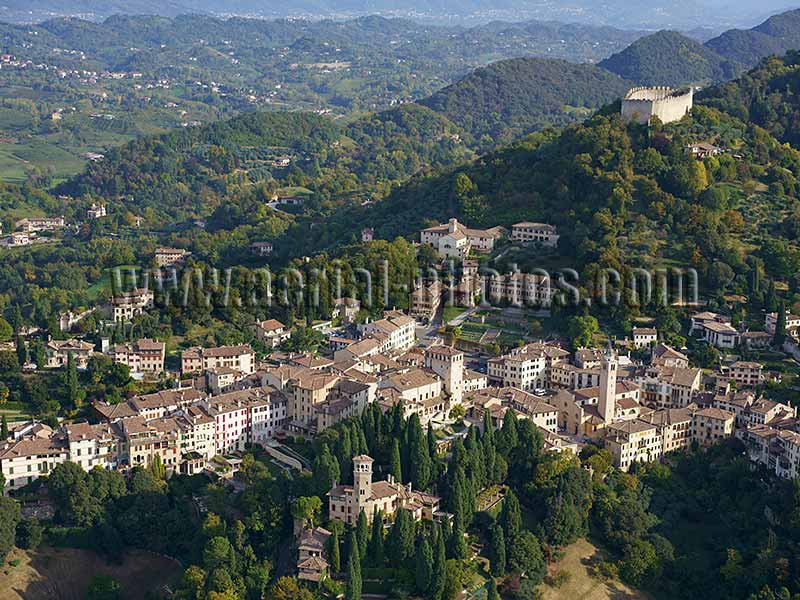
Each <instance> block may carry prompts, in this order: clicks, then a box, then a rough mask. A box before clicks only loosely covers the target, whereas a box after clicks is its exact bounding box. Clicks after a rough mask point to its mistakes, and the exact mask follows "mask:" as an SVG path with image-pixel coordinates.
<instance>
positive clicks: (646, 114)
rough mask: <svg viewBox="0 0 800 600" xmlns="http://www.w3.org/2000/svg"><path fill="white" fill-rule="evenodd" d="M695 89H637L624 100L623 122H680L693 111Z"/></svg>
mask: <svg viewBox="0 0 800 600" xmlns="http://www.w3.org/2000/svg"><path fill="white" fill-rule="evenodd" d="M693 100H694V88H692V87H689V88H688V89H682V90H674V89H672V88H670V87H635V88H633V89H631V90H629V91H628V93H627V94H625V97H624V98H623V99H622V120H623V121H625V122H626V123H630V122H631V121H636V122H637V123H642V124H649V123H650V120H651V119H652V118H653V117H658V118H659V119H660V120H661V122H662V123H672V122H673V121H679V120H680V119H682V118H683V117H684V116H686V115H687V114H689V112H691V110H692V103H693Z"/></svg>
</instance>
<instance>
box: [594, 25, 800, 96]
mask: <svg viewBox="0 0 800 600" xmlns="http://www.w3.org/2000/svg"><path fill="white" fill-rule="evenodd" d="M798 48H800V10H791V11H788V12H785V13H782V14H780V15H775V16H773V17H770V18H769V19H767V20H766V21H764V22H763V23H761V24H760V25H758V26H756V27H754V28H752V29H745V30H742V29H732V30H729V31H726V32H724V33H723V34H721V35H719V36H717V37H715V38H712V39H710V40H708V41H707V42H706V43H705V44H701V43H699V42H698V41H696V40H694V39H692V38H690V37H687V36H685V35H682V34H680V33H678V32H675V31H659V32H657V33H654V34H652V35H649V36H646V37H643V38H641V39H638V40H636V41H635V42H633V43H632V44H631V45H630V46H628V47H627V48H626V49H625V50H622V51H621V52H618V53H616V54H614V55H612V56H610V57H609V58H607V59H605V60H603V61H601V62H600V63H599V64H600V66H601V67H603V68H605V69H608V70H609V71H611V72H612V73H616V74H617V75H619V76H620V77H624V78H626V79H629V80H631V81H636V82H638V83H640V84H643V85H683V84H688V83H694V84H709V83H718V82H722V81H728V80H730V79H733V78H734V77H736V76H737V75H739V74H740V73H742V72H744V71H745V70H747V69H749V68H751V67H753V66H755V65H756V64H757V63H758V62H759V61H760V60H761V59H762V58H764V57H765V56H769V55H772V54H775V55H782V54H784V53H785V52H787V51H789V50H794V49H798Z"/></svg>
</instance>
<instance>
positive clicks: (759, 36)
mask: <svg viewBox="0 0 800 600" xmlns="http://www.w3.org/2000/svg"><path fill="white" fill-rule="evenodd" d="M706 46H707V47H708V48H710V49H712V50H714V51H715V52H717V53H718V54H720V55H722V56H725V57H727V58H728V59H730V60H732V61H735V62H738V63H741V64H743V65H746V66H748V67H751V66H754V65H755V64H756V63H757V62H758V61H759V60H761V59H762V58H764V57H765V56H769V55H772V54H775V55H781V54H784V53H785V52H787V51H789V50H797V49H800V9H799V10H791V11H789V12H785V13H782V14H779V15H775V16H774V17H770V18H769V19H767V20H766V21H764V22H763V23H761V25H758V26H757V27H753V28H752V29H731V30H729V31H726V32H725V33H723V34H722V35H720V36H719V37H716V38H714V39H712V40H709V41H708V42H706Z"/></svg>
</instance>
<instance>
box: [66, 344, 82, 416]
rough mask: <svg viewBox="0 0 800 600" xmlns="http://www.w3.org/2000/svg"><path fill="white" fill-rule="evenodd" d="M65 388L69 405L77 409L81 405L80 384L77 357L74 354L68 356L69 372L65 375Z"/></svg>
mask: <svg viewBox="0 0 800 600" xmlns="http://www.w3.org/2000/svg"><path fill="white" fill-rule="evenodd" d="M64 388H65V389H66V391H67V400H68V402H69V405H70V406H73V407H75V408H77V407H78V406H79V405H80V397H79V396H80V386H79V384H78V369H77V368H76V366H75V357H74V356H73V355H72V352H70V353H68V354H67V371H66V373H65V374H64Z"/></svg>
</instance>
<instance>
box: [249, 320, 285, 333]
mask: <svg viewBox="0 0 800 600" xmlns="http://www.w3.org/2000/svg"><path fill="white" fill-rule="evenodd" d="M256 326H258V327H259V328H260V329H263V330H264V331H275V330H277V329H286V325H284V324H283V323H281V322H280V321H278V320H277V319H267V320H265V321H259V322H257V323H256Z"/></svg>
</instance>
